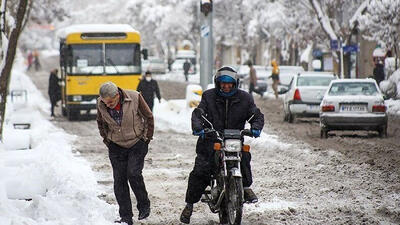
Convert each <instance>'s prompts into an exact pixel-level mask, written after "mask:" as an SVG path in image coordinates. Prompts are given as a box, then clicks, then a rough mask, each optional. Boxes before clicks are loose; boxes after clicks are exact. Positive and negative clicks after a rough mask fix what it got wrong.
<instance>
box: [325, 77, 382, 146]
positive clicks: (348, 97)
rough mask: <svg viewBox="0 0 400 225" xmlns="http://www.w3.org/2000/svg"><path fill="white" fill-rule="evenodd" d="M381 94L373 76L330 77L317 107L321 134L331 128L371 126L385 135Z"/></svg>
mask: <svg viewBox="0 0 400 225" xmlns="http://www.w3.org/2000/svg"><path fill="white" fill-rule="evenodd" d="M387 120H388V119H387V113H386V106H385V102H384V99H383V95H382V93H381V91H380V90H379V87H378V85H377V84H376V81H375V80H373V79H340V80H335V81H332V83H331V84H330V86H329V88H328V90H327V92H326V94H325V96H324V98H323V100H322V102H321V107H320V126H321V138H327V137H328V132H329V131H332V130H374V131H378V133H379V136H380V137H386V136H387Z"/></svg>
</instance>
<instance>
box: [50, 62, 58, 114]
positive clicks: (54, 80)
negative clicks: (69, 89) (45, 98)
mask: <svg viewBox="0 0 400 225" xmlns="http://www.w3.org/2000/svg"><path fill="white" fill-rule="evenodd" d="M57 73H58V70H57V69H53V70H51V72H50V76H49V89H48V94H49V98H50V104H51V108H50V111H51V115H50V116H51V117H54V107H56V106H57V102H58V101H59V100H60V99H61V89H60V85H59V83H58V82H59V81H60V79H59V78H58V76H57Z"/></svg>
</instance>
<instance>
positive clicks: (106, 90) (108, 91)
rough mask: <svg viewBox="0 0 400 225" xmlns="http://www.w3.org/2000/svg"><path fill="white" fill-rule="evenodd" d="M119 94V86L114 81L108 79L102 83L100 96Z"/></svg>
mask: <svg viewBox="0 0 400 225" xmlns="http://www.w3.org/2000/svg"><path fill="white" fill-rule="evenodd" d="M117 94H118V87H117V85H115V84H114V83H113V82H111V81H108V82H105V83H103V84H102V85H101V87H100V97H102V98H107V97H115V95H117Z"/></svg>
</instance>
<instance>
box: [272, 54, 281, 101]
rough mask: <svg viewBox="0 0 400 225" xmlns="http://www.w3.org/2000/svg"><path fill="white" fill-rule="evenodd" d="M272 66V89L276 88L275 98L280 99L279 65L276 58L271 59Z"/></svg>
mask: <svg viewBox="0 0 400 225" xmlns="http://www.w3.org/2000/svg"><path fill="white" fill-rule="evenodd" d="M271 66H272V74H271V76H270V77H271V78H272V89H273V90H274V94H275V98H276V99H278V85H279V83H280V81H279V67H278V63H277V62H276V60H275V59H273V60H272V61H271Z"/></svg>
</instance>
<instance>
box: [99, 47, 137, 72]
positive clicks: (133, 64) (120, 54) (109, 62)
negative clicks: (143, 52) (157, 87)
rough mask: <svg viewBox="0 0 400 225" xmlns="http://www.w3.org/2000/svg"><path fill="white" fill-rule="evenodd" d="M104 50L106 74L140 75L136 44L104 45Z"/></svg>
mask: <svg viewBox="0 0 400 225" xmlns="http://www.w3.org/2000/svg"><path fill="white" fill-rule="evenodd" d="M105 48H106V54H105V58H106V60H105V69H106V73H107V74H121V73H122V74H124V73H140V49H139V45H138V44H106V45H105Z"/></svg>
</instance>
